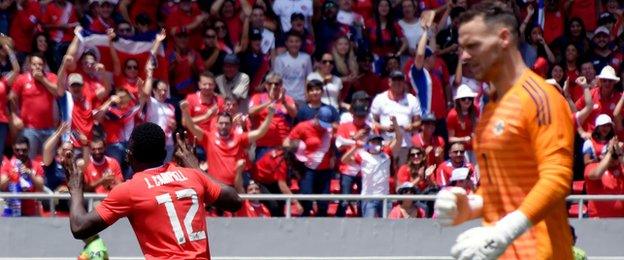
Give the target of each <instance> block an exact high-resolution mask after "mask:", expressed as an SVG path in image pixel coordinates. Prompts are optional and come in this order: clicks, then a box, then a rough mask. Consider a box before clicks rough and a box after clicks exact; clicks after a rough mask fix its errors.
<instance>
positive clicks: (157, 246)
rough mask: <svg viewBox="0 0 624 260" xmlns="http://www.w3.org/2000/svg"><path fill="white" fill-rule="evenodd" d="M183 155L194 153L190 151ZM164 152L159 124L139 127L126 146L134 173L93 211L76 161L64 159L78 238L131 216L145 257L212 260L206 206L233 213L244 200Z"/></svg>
mask: <svg viewBox="0 0 624 260" xmlns="http://www.w3.org/2000/svg"><path fill="white" fill-rule="evenodd" d="M178 141H179V144H180V143H182V144H183V143H184V142H183V141H181V140H179V139H178ZM181 146H184V145H181ZM180 150H184V151H186V149H184V148H180ZM185 154H186V155H185V157H190V156H191V155H190V153H189V152H188V151H186V153H185ZM165 155H166V150H165V133H164V132H163V130H162V129H161V128H160V126H158V125H156V124H153V123H145V124H142V125H139V126H138V127H136V128H135V129H134V131H133V132H132V135H131V137H130V141H129V145H128V160H129V162H130V165H131V166H132V169H133V170H134V172H135V174H134V176H133V177H132V179H130V180H128V181H126V182H124V183H122V184H119V185H118V186H116V187H115V188H114V189H113V190H112V191H111V192H110V193H109V195H108V197H107V198H106V199H105V200H104V201H102V203H100V204H99V205H98V206H97V207H96V208H95V210H93V211H91V212H87V211H86V210H85V208H84V204H83V203H84V197H83V191H82V189H83V180H82V179H83V175H82V174H81V173H80V172H79V170H78V169H79V167H78V166H76V165H75V163H73V162H71V161H70V160H65V161H64V162H63V166H64V167H65V169H66V174H67V175H68V176H67V179H68V180H69V181H68V186H69V192H70V194H71V200H70V204H71V205H70V219H69V221H70V227H71V231H72V234H73V235H74V237H75V238H78V239H85V238H88V237H90V236H93V235H95V234H97V233H98V232H100V231H102V230H104V229H105V228H107V227H108V226H110V225H112V224H113V223H115V221H117V220H118V219H120V218H122V217H128V219H129V220H130V224H131V225H132V229H133V230H134V232H135V234H136V236H137V239H138V241H139V245H140V246H141V250H142V251H143V254H144V256H145V258H146V259H165V258H166V259H210V251H209V247H208V237H207V235H206V220H205V217H206V216H205V211H204V210H203V209H204V208H205V207H206V206H207V205H213V206H216V207H219V208H222V209H224V210H227V211H232V212H234V211H237V210H239V209H240V207H241V204H242V200H241V199H240V197H238V195H237V194H236V192H235V191H234V189H232V188H230V187H227V186H225V185H222V184H219V183H217V182H214V181H212V180H211V179H210V178H209V177H208V176H207V175H206V174H205V173H203V172H201V171H199V170H196V169H191V168H184V167H179V166H176V165H174V164H170V163H167V164H163V161H164V159H165Z"/></svg>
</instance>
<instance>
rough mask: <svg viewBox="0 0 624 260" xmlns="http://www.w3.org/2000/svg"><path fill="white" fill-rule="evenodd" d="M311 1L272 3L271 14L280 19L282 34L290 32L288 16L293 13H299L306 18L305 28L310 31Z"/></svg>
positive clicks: (287, 0)
mask: <svg viewBox="0 0 624 260" xmlns="http://www.w3.org/2000/svg"><path fill="white" fill-rule="evenodd" d="M313 9H314V8H313V5H312V0H275V2H273V12H275V14H276V15H277V16H279V18H280V24H281V25H282V32H288V31H289V30H290V16H291V15H292V14H294V13H301V14H303V15H304V16H305V17H306V28H307V29H311V28H312V24H311V20H312V14H313V11H314V10H313Z"/></svg>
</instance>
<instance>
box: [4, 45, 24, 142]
mask: <svg viewBox="0 0 624 260" xmlns="http://www.w3.org/2000/svg"><path fill="white" fill-rule="evenodd" d="M4 39H5V40H6V39H7V38H4ZM0 44H1V45H2V47H1V48H0V53H4V54H5V55H7V57H8V60H9V62H10V64H11V67H12V71H9V72H8V73H7V74H5V75H3V76H1V78H0V151H4V145H5V144H6V141H7V137H8V135H9V119H10V117H11V114H10V113H9V106H8V103H9V97H10V96H11V86H12V85H13V83H14V82H15V79H16V78H17V75H19V71H20V66H19V63H18V61H17V57H16V56H15V53H14V52H13V48H12V47H11V45H10V44H9V43H8V42H6V41H4V42H2V43H0Z"/></svg>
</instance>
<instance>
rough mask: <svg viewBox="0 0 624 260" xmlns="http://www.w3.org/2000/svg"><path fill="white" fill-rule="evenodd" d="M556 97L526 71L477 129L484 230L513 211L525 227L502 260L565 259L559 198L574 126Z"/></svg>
mask: <svg viewBox="0 0 624 260" xmlns="http://www.w3.org/2000/svg"><path fill="white" fill-rule="evenodd" d="M571 118H572V116H571V112H570V109H569V108H568V106H567V103H566V102H565V100H564V98H563V96H561V94H559V93H558V91H557V90H556V89H555V88H554V87H552V86H550V85H548V84H546V83H545V82H544V80H543V79H542V78H541V77H539V76H538V75H537V74H535V73H533V72H531V71H530V70H529V69H527V70H526V71H525V72H524V73H523V75H522V76H521V78H520V79H519V80H518V81H517V82H515V83H514V85H513V86H512V87H511V88H510V89H509V91H507V92H506V93H505V94H504V95H503V96H499V99H498V100H492V101H490V102H489V103H488V104H487V105H486V106H485V108H484V110H483V115H482V118H481V120H480V121H479V123H478V125H477V128H476V138H475V140H474V144H473V145H474V150H475V154H476V155H477V161H478V164H479V168H480V171H481V186H480V187H479V189H478V190H477V194H479V195H481V196H483V221H484V225H493V224H495V223H496V222H497V221H498V220H500V219H501V218H503V217H504V216H505V215H507V214H509V213H510V212H512V211H514V210H517V209H519V210H520V211H522V213H524V214H525V215H526V216H527V217H528V218H529V220H530V221H531V223H533V226H532V228H531V229H530V230H529V231H528V232H526V233H525V234H523V235H522V236H520V237H519V238H518V239H516V240H515V241H514V243H513V244H511V245H510V246H509V247H508V248H507V251H506V252H505V254H504V255H503V256H502V257H501V259H571V258H572V255H571V253H572V237H571V235H570V228H569V227H568V219H567V212H566V208H565V201H564V199H565V196H566V195H567V194H568V193H569V189H570V182H571V179H572V142H573V133H574V129H573V125H572V120H571Z"/></svg>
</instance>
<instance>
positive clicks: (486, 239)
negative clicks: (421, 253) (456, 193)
mask: <svg viewBox="0 0 624 260" xmlns="http://www.w3.org/2000/svg"><path fill="white" fill-rule="evenodd" d="M530 227H531V222H530V221H529V219H528V218H527V217H526V216H525V215H524V213H522V212H521V211H519V210H516V211H514V212H512V213H510V214H508V215H507V216H505V217H504V218H503V219H501V220H499V221H498V222H496V225H494V226H487V227H476V228H472V229H469V230H468V231H466V232H464V233H462V234H461V235H459V237H457V241H456V243H455V245H454V246H453V248H452V249H451V255H452V256H453V257H454V258H455V259H466V260H467V259H477V260H485V259H488V260H489V259H497V258H498V257H499V256H500V255H502V254H503V253H504V252H505V249H507V247H508V246H509V244H511V243H512V242H513V241H514V240H515V239H516V238H517V237H519V236H520V235H522V234H523V233H524V232H525V231H526V230H527V229H529V228H530Z"/></svg>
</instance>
